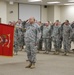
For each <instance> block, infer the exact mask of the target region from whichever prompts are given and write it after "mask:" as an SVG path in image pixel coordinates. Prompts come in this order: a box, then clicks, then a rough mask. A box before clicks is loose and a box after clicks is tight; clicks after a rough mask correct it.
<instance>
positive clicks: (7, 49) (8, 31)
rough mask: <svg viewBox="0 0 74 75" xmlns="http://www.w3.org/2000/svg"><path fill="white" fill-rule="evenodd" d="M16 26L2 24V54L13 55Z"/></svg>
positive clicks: (0, 45) (0, 30)
mask: <svg viewBox="0 0 74 75" xmlns="http://www.w3.org/2000/svg"><path fill="white" fill-rule="evenodd" d="M13 37H14V26H10V25H6V24H0V55H3V56H13V43H14V42H13V41H14V39H13Z"/></svg>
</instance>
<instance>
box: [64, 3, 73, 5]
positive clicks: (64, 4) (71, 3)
mask: <svg viewBox="0 0 74 75" xmlns="http://www.w3.org/2000/svg"><path fill="white" fill-rule="evenodd" d="M64 5H74V3H67V4H64Z"/></svg>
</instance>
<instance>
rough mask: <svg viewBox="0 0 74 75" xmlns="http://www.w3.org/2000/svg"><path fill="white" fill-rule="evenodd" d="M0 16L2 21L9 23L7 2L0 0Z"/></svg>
mask: <svg viewBox="0 0 74 75" xmlns="http://www.w3.org/2000/svg"><path fill="white" fill-rule="evenodd" d="M0 18H1V22H2V23H7V4H6V2H3V1H0Z"/></svg>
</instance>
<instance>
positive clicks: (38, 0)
mask: <svg viewBox="0 0 74 75" xmlns="http://www.w3.org/2000/svg"><path fill="white" fill-rule="evenodd" d="M28 1H29V2H40V1H42V0H28Z"/></svg>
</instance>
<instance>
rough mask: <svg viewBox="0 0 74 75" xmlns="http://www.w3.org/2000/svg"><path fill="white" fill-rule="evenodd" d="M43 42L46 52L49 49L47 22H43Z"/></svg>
mask: <svg viewBox="0 0 74 75" xmlns="http://www.w3.org/2000/svg"><path fill="white" fill-rule="evenodd" d="M43 42H44V46H45V54H48V53H49V52H50V51H51V26H50V25H49V23H48V22H47V23H45V26H44V28H43Z"/></svg>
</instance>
